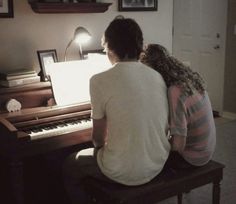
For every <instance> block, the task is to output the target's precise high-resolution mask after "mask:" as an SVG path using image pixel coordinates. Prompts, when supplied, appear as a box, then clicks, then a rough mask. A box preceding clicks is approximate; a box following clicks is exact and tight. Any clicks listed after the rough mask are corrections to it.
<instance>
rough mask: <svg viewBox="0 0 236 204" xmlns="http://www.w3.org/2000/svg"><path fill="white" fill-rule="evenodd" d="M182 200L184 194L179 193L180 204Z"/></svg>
mask: <svg viewBox="0 0 236 204" xmlns="http://www.w3.org/2000/svg"><path fill="white" fill-rule="evenodd" d="M182 198H183V194H182V193H179V194H178V204H182Z"/></svg>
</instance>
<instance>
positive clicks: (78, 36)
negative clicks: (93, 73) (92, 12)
mask: <svg viewBox="0 0 236 204" xmlns="http://www.w3.org/2000/svg"><path fill="white" fill-rule="evenodd" d="M90 39H91V34H90V33H89V32H88V31H87V29H85V28H84V27H81V26H80V27H77V28H76V29H75V32H74V37H73V38H72V39H71V41H70V42H69V43H68V45H67V47H66V50H65V54H64V59H65V61H66V54H67V50H68V48H69V47H70V45H71V44H72V42H76V43H77V44H78V45H79V54H80V59H83V58H84V56H83V51H82V44H84V43H86V42H88V41H89V40H90Z"/></svg>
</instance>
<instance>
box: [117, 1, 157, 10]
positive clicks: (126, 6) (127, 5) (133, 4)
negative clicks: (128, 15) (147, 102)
mask: <svg viewBox="0 0 236 204" xmlns="http://www.w3.org/2000/svg"><path fill="white" fill-rule="evenodd" d="M157 4H158V1H157V0H118V11H157V8H158V5H157Z"/></svg>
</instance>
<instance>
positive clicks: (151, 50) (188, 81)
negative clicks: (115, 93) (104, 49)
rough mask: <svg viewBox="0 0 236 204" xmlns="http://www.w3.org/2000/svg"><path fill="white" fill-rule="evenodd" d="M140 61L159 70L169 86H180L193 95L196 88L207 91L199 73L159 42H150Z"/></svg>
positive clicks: (187, 93)
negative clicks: (172, 54)
mask: <svg viewBox="0 0 236 204" xmlns="http://www.w3.org/2000/svg"><path fill="white" fill-rule="evenodd" d="M140 61H141V62H142V63H144V64H146V65H148V66H149V67H151V68H153V69H154V70H156V71H157V72H159V73H160V74H161V75H162V77H163V79H164V81H165V82H166V85H167V87H170V86H172V85H177V86H180V87H182V88H183V89H184V92H185V93H186V95H192V94H193V93H194V90H197V91H198V92H199V93H203V92H204V91H205V83H204V80H203V79H202V77H201V76H200V75H199V73H197V72H194V71H193V70H191V69H190V68H189V67H188V66H185V65H184V64H183V63H182V62H181V61H179V60H178V59H176V58H175V57H173V56H171V55H170V54H169V53H168V51H167V49H166V48H164V47H163V46H161V45H159V44H149V45H148V46H147V47H146V48H145V49H144V53H143V55H141V57H140Z"/></svg>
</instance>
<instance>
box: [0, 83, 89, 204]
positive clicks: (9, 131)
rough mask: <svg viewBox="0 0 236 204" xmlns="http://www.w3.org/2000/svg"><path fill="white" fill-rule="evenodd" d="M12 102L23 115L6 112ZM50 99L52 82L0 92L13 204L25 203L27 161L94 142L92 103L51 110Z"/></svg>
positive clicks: (0, 133)
mask: <svg viewBox="0 0 236 204" xmlns="http://www.w3.org/2000/svg"><path fill="white" fill-rule="evenodd" d="M11 98H14V99H16V100H18V101H19V102H20V103H21V105H22V109H21V110H20V111H17V112H10V113H9V112H7V111H6V108H5V104H6V102H7V101H8V100H9V99H11ZM51 98H53V93H52V88H51V84H50V82H40V83H37V84H31V85H25V86H20V87H15V88H0V157H1V158H4V159H5V160H6V161H7V163H8V165H9V169H10V170H9V174H10V188H11V189H10V190H11V192H12V199H13V200H14V203H17V204H22V203H24V180H23V162H22V161H23V159H24V158H27V157H32V156H35V155H39V154H44V153H48V152H50V151H54V150H58V149H62V148H68V147H72V146H76V145H79V144H81V143H86V142H89V141H91V129H92V121H91V120H90V114H91V105H90V103H89V102H88V103H79V104H73V105H67V106H56V105H51V106H48V105H47V101H48V100H50V99H51Z"/></svg>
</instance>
